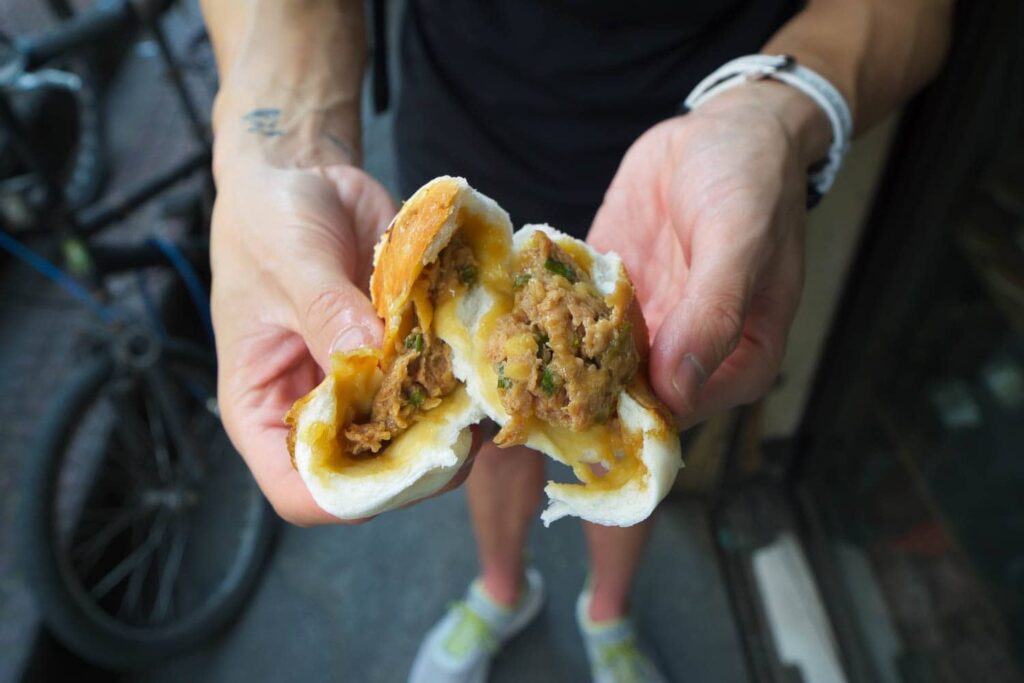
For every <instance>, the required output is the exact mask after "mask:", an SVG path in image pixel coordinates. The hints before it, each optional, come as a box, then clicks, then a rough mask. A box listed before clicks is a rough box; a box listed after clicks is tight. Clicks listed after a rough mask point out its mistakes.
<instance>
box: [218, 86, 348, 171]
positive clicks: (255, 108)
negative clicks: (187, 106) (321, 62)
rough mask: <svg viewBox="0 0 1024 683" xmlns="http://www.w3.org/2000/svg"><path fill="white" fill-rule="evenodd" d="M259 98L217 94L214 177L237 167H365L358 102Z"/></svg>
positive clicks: (283, 96)
mask: <svg viewBox="0 0 1024 683" xmlns="http://www.w3.org/2000/svg"><path fill="white" fill-rule="evenodd" d="M257 92H258V91H251V90H250V91H245V90H239V89H226V88H222V89H221V91H220V92H219V93H218V94H217V98H216V100H215V102H214V107H213V129H214V145H213V157H214V158H213V167H214V174H215V175H217V174H219V173H221V172H223V170H225V168H226V167H230V166H232V165H233V164H235V163H254V162H255V163H265V164H268V165H270V166H275V167H278V168H314V167H322V166H333V165H338V164H344V165H354V166H358V165H359V164H360V163H361V161H362V159H361V156H362V155H361V152H362V150H361V145H360V134H359V133H360V117H359V108H358V102H345V101H343V100H341V99H340V98H335V99H334V100H331V99H328V98H316V99H294V98H290V97H287V96H286V95H287V93H286V92H283V91H282V92H278V93H275V94H266V95H259V94H257Z"/></svg>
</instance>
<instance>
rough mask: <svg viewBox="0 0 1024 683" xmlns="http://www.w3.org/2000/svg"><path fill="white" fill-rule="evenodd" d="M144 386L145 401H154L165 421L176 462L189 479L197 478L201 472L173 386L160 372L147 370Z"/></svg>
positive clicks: (183, 413)
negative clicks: (146, 393) (145, 388)
mask: <svg viewBox="0 0 1024 683" xmlns="http://www.w3.org/2000/svg"><path fill="white" fill-rule="evenodd" d="M146 385H147V387H148V389H149V392H148V393H149V396H147V400H149V397H150V396H152V397H153V398H155V399H156V401H157V403H158V405H159V407H160V413H161V415H162V416H163V418H164V419H165V420H166V425H167V434H168V436H169V437H170V439H171V440H172V441H173V443H174V447H175V451H176V453H177V455H178V462H179V463H180V465H181V467H182V468H184V469H185V470H186V473H187V474H188V475H189V476H190V477H191V478H198V477H199V476H200V474H201V472H200V471H199V464H198V463H197V462H195V453H196V449H195V448H194V447H193V444H192V438H191V435H190V434H189V432H188V428H187V426H186V424H187V422H186V418H185V412H184V411H183V410H182V405H181V402H180V401H179V400H178V397H177V395H176V392H175V389H174V386H173V384H172V383H171V382H169V381H168V380H167V377H166V375H164V374H163V373H162V372H160V371H155V370H149V371H147V372H146Z"/></svg>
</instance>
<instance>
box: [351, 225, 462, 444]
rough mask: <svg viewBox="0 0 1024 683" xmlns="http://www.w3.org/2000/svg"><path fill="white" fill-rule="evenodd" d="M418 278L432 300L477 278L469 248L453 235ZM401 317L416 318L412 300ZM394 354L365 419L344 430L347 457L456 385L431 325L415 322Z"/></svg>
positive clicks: (411, 420) (389, 434)
mask: <svg viewBox="0 0 1024 683" xmlns="http://www.w3.org/2000/svg"><path fill="white" fill-rule="evenodd" d="M420 279H421V280H422V279H425V280H426V286H427V291H428V292H429V298H430V300H431V301H435V302H436V301H438V300H439V299H440V298H441V297H445V296H452V295H454V294H455V293H456V292H458V291H459V289H460V288H465V287H468V286H471V285H472V284H474V283H475V282H476V279H477V263H476V259H475V258H474V256H473V251H472V250H471V249H470V248H469V247H468V246H467V245H466V244H465V243H464V242H462V240H460V239H459V238H458V236H456V237H454V238H453V239H452V241H451V242H450V243H449V244H448V246H447V247H445V249H444V250H443V251H442V252H441V254H440V255H439V256H438V259H437V260H436V261H435V262H433V263H431V264H429V265H427V266H426V267H425V268H424V269H423V272H422V273H421V274H420ZM419 286H423V285H419ZM406 315H408V316H415V311H414V310H413V304H412V303H411V302H410V303H409V304H408V308H407V310H406ZM395 352H396V353H395V357H394V359H393V360H392V362H391V365H390V366H389V367H388V368H385V369H384V379H383V381H382V382H381V385H380V389H378V391H377V395H376V396H375V397H374V399H373V405H372V407H371V409H370V415H369V417H368V419H366V420H365V421H362V422H353V423H352V424H350V425H349V426H348V427H346V428H345V430H344V438H345V441H346V442H347V446H348V449H347V451H348V453H350V454H352V455H364V456H366V455H371V454H375V453H378V452H379V451H380V450H381V449H382V448H384V447H385V446H386V445H387V444H388V442H390V441H391V440H392V439H394V438H397V437H398V436H399V435H400V434H402V433H403V432H404V431H405V430H407V429H408V428H409V427H411V426H412V425H413V424H415V423H416V422H417V421H418V420H419V419H420V418H421V417H422V416H423V414H424V413H426V412H427V411H429V410H431V409H432V408H435V407H437V406H438V405H439V404H440V403H441V400H442V399H443V398H444V397H445V396H447V395H448V394H450V393H451V392H452V391H454V390H455V387H456V386H458V381H457V380H456V379H455V376H454V375H453V374H452V362H451V347H449V346H448V344H446V343H445V342H444V341H442V340H441V339H438V338H437V337H435V336H434V334H433V329H432V328H428V329H423V328H421V327H420V326H419V325H416V326H414V327H413V328H412V329H411V330H410V332H409V333H408V334H407V335H406V336H405V338H404V339H401V340H399V341H398V342H396V346H395Z"/></svg>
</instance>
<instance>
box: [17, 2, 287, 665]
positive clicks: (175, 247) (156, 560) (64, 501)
mask: <svg viewBox="0 0 1024 683" xmlns="http://www.w3.org/2000/svg"><path fill="white" fill-rule="evenodd" d="M169 5H170V3H169V2H167V0H104V2H100V3H98V4H97V5H96V6H94V7H93V8H92V9H90V10H88V11H86V12H83V13H79V14H76V15H74V16H73V17H72V18H71V19H69V20H68V21H67V22H65V23H63V24H61V26H60V27H58V28H57V29H56V30H55V31H53V32H50V33H47V34H45V35H43V36H38V37H34V38H29V39H21V40H19V41H15V42H13V43H11V46H13V49H12V50H9V51H8V52H7V53H6V54H5V59H6V61H4V62H2V63H0V73H4V74H7V78H6V79H5V80H3V81H2V82H3V84H5V85H0V128H2V129H3V130H4V131H6V133H7V138H8V141H9V143H10V145H11V147H12V148H13V150H14V151H15V152H16V153H17V155H18V157H19V158H20V160H21V162H22V163H23V164H24V166H25V167H26V168H28V169H29V170H30V172H31V173H32V174H33V177H34V180H35V181H36V182H38V183H40V185H41V186H42V187H43V188H45V192H46V193H47V195H48V196H47V199H48V205H50V206H52V207H54V211H53V212H52V213H51V214H50V215H56V216H58V217H59V219H60V220H59V222H58V223H57V227H56V230H55V231H54V235H53V236H54V237H55V238H56V240H57V241H58V243H59V244H60V246H61V249H60V252H61V254H62V255H63V266H64V267H59V266H57V265H56V264H55V263H53V262H51V261H49V260H47V259H46V258H44V257H43V256H42V255H40V254H38V253H36V252H35V251H33V250H32V249H30V248H28V247H27V246H25V245H24V244H23V243H22V242H21V241H19V240H18V239H16V238H15V237H14V236H13V235H12V234H10V232H9V231H7V230H3V229H0V248H2V249H4V250H6V251H8V252H10V253H12V254H13V255H14V256H16V257H18V258H19V259H21V260H23V261H25V262H26V263H28V264H29V265H31V266H32V267H33V268H35V269H36V270H38V271H39V272H40V273H42V274H43V275H45V276H46V277H48V278H50V279H51V280H53V281H54V282H56V283H57V284H58V285H60V286H61V287H63V288H64V289H65V290H66V291H67V292H68V293H70V294H71V295H72V296H74V297H75V298H76V299H78V300H79V301H81V302H82V303H83V305H85V306H87V307H89V308H90V309H91V310H92V311H93V312H94V313H95V314H96V317H97V319H98V321H99V324H98V325H97V326H96V328H95V330H94V331H92V332H91V333H89V334H87V335H86V336H85V337H84V344H83V351H84V354H83V359H82V360H81V362H80V363H79V365H78V367H77V369H76V370H75V371H74V372H73V374H72V375H71V376H70V377H69V378H68V380H67V382H66V383H65V384H64V385H63V386H62V388H61V389H60V390H59V391H58V392H57V393H56V395H55V396H54V397H53V399H52V401H51V402H50V404H49V408H48V410H47V411H46V413H45V414H44V415H43V416H42V418H41V420H40V423H39V427H38V436H37V439H36V442H35V447H34V448H33V449H32V453H31V457H29V458H28V459H27V461H26V463H25V470H24V473H23V480H22V487H21V493H22V499H21V504H20V508H19V511H18V515H19V527H20V538H19V547H20V554H21V557H22V561H23V565H24V571H25V575H26V578H27V579H28V581H29V583H30V585H31V587H32V589H33V592H34V593H35V595H36V598H37V601H38V603H39V606H40V609H41V612H42V614H43V618H44V620H45V622H46V624H47V625H48V626H49V628H50V629H51V630H52V631H53V632H54V634H55V635H56V636H57V637H58V638H59V639H60V640H61V641H62V642H64V643H65V644H66V645H67V646H68V647H69V648H70V649H71V650H73V651H74V652H76V653H77V654H78V655H80V656H82V657H83V658H85V659H88V660H90V661H93V662H96V663H98V664H102V665H105V666H108V667H114V668H125V667H137V666H141V665H144V664H147V663H150V662H153V661H155V660H158V659H160V658H163V657H167V656H169V655H172V654H175V653H178V652H181V651H183V650H185V649H188V648H190V647H193V646H195V645H197V644H199V643H202V642H204V641H206V640H207V639H208V638H209V637H211V636H212V635H214V634H216V633H218V632H219V631H221V630H222V629H223V628H224V627H225V626H226V625H227V624H228V623H229V622H230V620H231V619H232V618H233V617H235V616H236V615H237V613H238V612H239V610H240V609H241V607H242V606H243V604H244V602H245V600H246V599H247V597H248V596H249V594H250V593H251V591H252V590H253V588H254V587H255V585H256V582H257V581H258V579H259V576H260V572H261V569H262V567H263V565H264V564H265V560H266V558H267V556H268V554H269V552H270V549H271V545H272V540H273V536H274V532H275V529H276V527H277V518H276V516H275V515H274V514H273V511H272V510H271V508H270V507H269V505H268V504H267V503H266V501H265V499H264V498H263V496H262V494H261V493H260V491H259V489H258V487H257V486H256V484H255V482H254V481H253V480H252V477H251V475H250V474H249V472H248V470H247V469H246V468H245V465H244V463H243V462H242V460H241V458H240V457H239V456H238V455H237V453H235V452H234V450H233V448H232V447H231V444H230V442H229V441H228V438H227V436H226V434H225V433H224V430H223V427H222V425H221V423H220V420H219V416H218V414H217V406H216V398H215V397H216V386H215V382H216V369H215V358H214V355H213V352H212V328H211V326H210V318H209V304H208V289H207V282H206V281H205V277H204V275H203V274H201V273H200V270H202V266H201V265H200V264H202V263H205V261H206V260H207V259H206V257H207V253H208V250H207V245H206V240H205V239H204V235H205V233H206V229H207V226H208V225H209V205H210V202H209V201H208V197H205V196H203V193H201V194H200V196H199V197H197V198H196V200H195V201H194V202H193V204H194V206H195V207H198V209H199V210H197V211H196V212H194V219H193V220H192V221H191V222H190V226H189V231H188V233H187V235H186V237H185V238H183V239H181V240H173V241H172V240H166V239H161V238H150V239H147V240H144V241H141V242H139V243H136V244H128V245H101V244H97V243H95V242H94V240H92V237H93V236H95V235H96V234H98V233H99V232H100V231H102V230H104V229H105V228H107V227H108V226H111V225H113V224H115V223H117V222H118V221H119V220H121V219H122V218H125V217H127V216H129V215H131V214H132V213H133V212H134V211H135V210H137V209H138V208H139V207H141V206H142V205H144V204H146V203H147V202H150V201H152V200H154V199H155V198H157V197H160V196H163V195H164V193H165V192H166V191H167V190H169V189H170V188H172V187H174V186H175V185H177V184H178V183H179V182H181V181H182V180H184V179H186V178H191V177H193V176H194V175H195V174H196V173H197V172H199V171H201V170H202V169H208V167H209V162H210V154H209V144H208V135H207V129H206V126H205V125H204V124H203V123H202V121H201V120H200V118H199V116H198V114H197V111H198V110H197V108H196V106H195V104H194V103H193V101H192V100H191V98H190V96H189V93H188V89H187V88H186V87H185V84H184V81H183V80H182V78H181V74H180V72H179V71H178V70H177V64H176V61H175V57H174V55H173V52H172V50H171V48H170V44H169V42H168V40H167V37H166V36H165V35H164V33H163V32H162V29H161V26H160V22H159V19H160V15H161V12H163V11H164V10H165V9H166V8H167V6H169ZM136 28H144V29H146V30H148V31H149V32H150V34H151V35H152V36H153V38H154V40H155V42H156V44H157V46H158V47H159V50H160V56H161V58H162V59H163V60H164V63H165V65H166V67H167V69H168V73H169V74H170V77H171V81H172V84H173V86H174V88H175V91H176V92H177V95H178V101H179V103H180V104H181V106H182V108H183V110H184V111H185V113H186V116H187V117H188V118H189V121H190V124H191V125H190V127H191V131H192V134H193V136H194V138H195V139H196V140H197V141H198V142H199V143H200V146H201V150H200V151H199V152H197V153H195V154H193V155H191V156H190V157H189V158H187V159H185V160H184V161H183V162H181V163H180V164H177V165H176V166H174V167H172V168H170V169H168V170H166V171H165V172H163V173H161V174H159V175H158V176H157V177H154V178H151V179H149V180H148V181H146V182H145V183H143V184H142V185H141V186H140V187H138V188H136V189H135V190H134V191H132V192H129V193H127V194H125V195H123V196H120V197H115V198H113V199H110V198H107V199H106V200H103V199H101V200H100V201H99V202H96V203H92V204H89V205H86V206H82V207H74V206H73V205H72V203H71V202H69V199H68V197H67V194H66V192H65V186H64V185H63V184H62V183H61V182H59V180H58V178H57V176H56V174H55V173H54V172H53V171H52V169H50V168H48V167H47V164H46V162H45V160H44V159H42V158H41V156H40V155H39V154H38V153H37V150H36V148H35V146H34V144H33V141H32V139H31V138H30V137H29V136H28V135H27V134H26V133H25V131H24V129H23V127H22V126H21V124H20V122H19V120H18V118H17V116H16V113H15V110H14V108H13V107H12V106H11V103H10V101H9V96H10V95H11V94H12V93H14V92H16V90H17V89H16V88H15V87H14V86H13V85H12V84H16V83H17V79H19V78H21V79H25V78H31V77H32V75H33V74H35V75H36V76H38V75H39V73H40V72H41V71H43V70H45V65H46V64H48V63H49V62H52V61H53V60H57V59H60V58H65V57H67V56H69V55H72V54H74V53H76V51H79V50H82V49H84V48H86V47H87V46H89V45H94V44H95V43H96V42H98V41H102V40H105V39H108V38H109V37H111V36H112V35H114V34H116V33H118V32H122V31H128V30H134V29H136ZM49 78H51V80H52V79H57V80H59V79H60V78H62V76H61V75H60V74H59V73H50V74H49ZM207 180H208V174H207ZM207 187H209V183H207ZM154 267H160V268H169V269H170V270H172V271H173V272H175V273H176V274H177V275H178V282H180V286H181V287H182V288H183V289H184V290H185V291H186V292H187V293H188V295H189V297H190V298H191V299H192V301H193V304H194V308H195V315H196V316H197V318H198V319H199V321H200V324H199V325H198V326H199V327H200V328H201V329H202V330H203V331H204V333H203V335H202V336H201V339H202V340H203V342H202V343H199V342H197V341H196V340H195V339H189V338H185V337H183V336H180V335H177V334H176V331H175V330H172V329H169V325H168V316H167V315H166V314H165V312H162V311H161V310H160V306H159V303H158V302H157V301H156V300H155V298H154V297H153V295H152V292H151V291H149V287H148V286H147V284H146V283H147V280H146V278H145V276H144V274H145V272H146V271H147V269H150V268H154ZM118 273H134V274H135V275H136V283H137V285H138V288H139V291H140V294H141V296H140V298H141V300H142V301H143V304H144V305H143V308H144V313H139V312H136V311H130V310H127V309H126V308H125V306H124V305H122V304H123V302H120V301H118V299H117V297H116V296H115V295H114V294H113V293H112V292H111V291H110V288H109V279H110V277H111V276H113V275H115V274H118ZM186 327H188V326H186Z"/></svg>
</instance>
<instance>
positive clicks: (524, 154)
mask: <svg viewBox="0 0 1024 683" xmlns="http://www.w3.org/2000/svg"><path fill="white" fill-rule="evenodd" d="M797 5H798V3H797V2H796V0H704V1H703V2H699V1H694V2H678V1H677V0H630V2H621V0H511V1H510V0H409V5H408V11H407V13H406V18H405V23H404V26H403V27H402V39H401V72H402V78H401V87H400V91H399V98H398V108H397V112H396V119H395V146H396V151H397V161H398V173H399V183H400V190H401V192H402V193H403V196H404V197H408V196H409V195H410V194H412V192H414V191H415V190H416V188H418V187H419V186H420V185H422V184H423V183H424V182H426V181H427V180H429V179H430V178H433V177H435V176H438V175H445V174H447V175H460V176H464V177H465V178H466V179H467V180H468V181H469V183H470V184H471V185H473V186H474V187H475V188H477V189H478V190H480V191H481V192H484V193H485V194H487V195H490V196H491V197H493V198H494V199H495V200H496V201H498V203H499V204H501V205H502V206H503V207H504V208H505V209H506V210H507V211H508V212H509V214H511V217H512V222H513V224H514V225H515V226H516V227H519V226H522V225H523V224H525V223H550V224H551V225H553V226H555V227H556V228H559V229H561V230H564V231H566V232H569V233H572V234H574V235H576V236H578V237H585V236H586V233H587V231H588V230H589V227H590V223H591V221H592V220H593V217H594V214H595V212H596V211H597V208H598V207H599V206H600V204H601V199H602V197H603V196H604V192H605V190H606V189H607V187H608V184H609V183H610V182H611V179H612V177H613V176H614V174H615V170H616V168H617V167H618V164H619V162H620V161H621V159H622V155H623V154H624V153H625V151H626V150H627V149H628V148H629V145H630V144H632V142H633V141H634V140H635V139H636V138H637V137H638V136H639V135H640V134H641V133H643V131H645V130H646V129H647V128H649V127H650V126H652V125H654V124H655V123H657V122H658V121H661V120H663V119H665V118H668V117H670V116H673V115H676V114H677V113H679V107H680V104H681V102H682V100H683V99H684V98H685V97H686V95H687V93H689V91H690V90H691V89H692V88H693V86H694V85H696V83H697V82H698V81H699V80H700V79H701V78H702V77H703V76H705V75H706V74H708V73H710V72H711V71H712V70H713V69H715V68H716V67H718V66H719V65H720V64H722V63H724V62H725V61H728V60H729V59H731V58H733V57H737V56H740V55H743V54H749V53H752V52H757V51H758V50H759V49H760V47H761V45H762V44H764V42H765V41H766V40H767V39H768V38H769V37H770V36H771V34H772V33H773V32H774V31H775V30H777V29H778V27H779V26H781V25H782V23H784V22H785V20H786V19H787V18H788V17H790V16H791V15H792V14H793V12H794V11H795V10H796V9H797V8H798V7H797ZM625 228H628V226H624V229H625Z"/></svg>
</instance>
